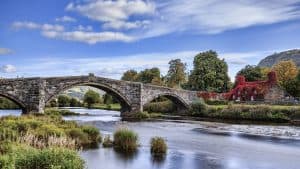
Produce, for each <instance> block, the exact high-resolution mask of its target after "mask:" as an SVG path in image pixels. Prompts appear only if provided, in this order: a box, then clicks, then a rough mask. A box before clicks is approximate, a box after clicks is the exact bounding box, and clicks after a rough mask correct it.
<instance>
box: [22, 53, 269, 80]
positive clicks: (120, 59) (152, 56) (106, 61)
mask: <svg viewBox="0 0 300 169" xmlns="http://www.w3.org/2000/svg"><path fill="white" fill-rule="evenodd" d="M199 52H200V51H178V52H168V53H144V54H135V55H126V56H114V57H109V56H108V57H103V56H102V57H101V56H93V57H78V56H76V57H72V58H61V57H43V58H41V59H35V60H32V61H30V63H31V64H30V66H27V65H20V66H18V72H22V73H23V74H18V75H19V76H66V75H87V74H88V73H95V74H96V75H97V76H102V77H108V78H114V79H120V77H121V76H122V74H123V72H125V71H126V70H129V69H135V70H137V71H140V70H143V69H145V68H152V67H158V68H160V70H161V73H162V74H163V75H165V74H166V73H167V71H168V67H169V65H168V62H169V61H170V60H171V59H177V58H180V59H181V60H182V61H183V62H185V63H187V66H188V70H191V69H192V68H193V59H194V56H195V55H196V54H198V53H199ZM271 53H274V51H258V52H244V53H242V52H241V53H219V57H220V58H224V59H225V60H226V62H227V63H228V65H229V75H230V77H231V79H232V80H234V77H235V75H236V73H237V72H238V71H239V70H240V69H241V68H243V67H244V66H245V65H246V64H251V65H253V64H257V62H258V61H259V60H260V59H262V58H263V57H265V56H267V55H269V54H271ZM235 61H237V62H243V63H245V64H238V65H236V64H234V62H235Z"/></svg>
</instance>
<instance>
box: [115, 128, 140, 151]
mask: <svg viewBox="0 0 300 169" xmlns="http://www.w3.org/2000/svg"><path fill="white" fill-rule="evenodd" d="M114 147H115V148H116V150H119V151H121V152H134V151H136V149H137V147H138V135H137V134H136V133H135V132H133V131H131V130H129V129H127V128H120V129H118V130H117V131H116V132H115V133H114Z"/></svg>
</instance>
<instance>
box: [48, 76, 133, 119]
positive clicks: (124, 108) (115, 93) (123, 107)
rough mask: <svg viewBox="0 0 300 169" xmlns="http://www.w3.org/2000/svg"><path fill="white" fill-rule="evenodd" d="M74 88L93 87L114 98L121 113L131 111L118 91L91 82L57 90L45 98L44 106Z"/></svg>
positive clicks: (74, 84) (127, 101)
mask: <svg viewBox="0 0 300 169" xmlns="http://www.w3.org/2000/svg"><path fill="white" fill-rule="evenodd" d="M76 86H90V87H95V88H97V89H100V90H103V91H105V92H106V93H108V94H110V95H112V96H113V97H115V98H116V99H117V100H118V101H119V103H120V105H121V113H123V112H130V111H131V103H130V101H129V100H128V99H127V98H126V97H125V96H124V95H123V94H121V92H119V91H118V90H116V89H114V88H112V87H110V86H108V85H105V84H102V83H92V82H78V83H73V84H70V85H65V86H63V87H61V88H59V89H57V90H56V91H55V92H54V93H52V94H50V95H49V96H48V97H46V100H45V104H47V103H48V102H49V101H50V100H51V99H53V98H54V97H56V96H58V95H59V94H60V93H61V92H63V91H66V90H68V89H71V88H73V87H76Z"/></svg>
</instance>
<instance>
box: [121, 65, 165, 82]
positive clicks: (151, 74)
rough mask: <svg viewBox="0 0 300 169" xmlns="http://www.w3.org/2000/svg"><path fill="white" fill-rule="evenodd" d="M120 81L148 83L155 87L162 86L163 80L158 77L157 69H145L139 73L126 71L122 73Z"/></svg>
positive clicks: (158, 71)
mask: <svg viewBox="0 0 300 169" xmlns="http://www.w3.org/2000/svg"><path fill="white" fill-rule="evenodd" d="M121 80H126V81H133V82H142V83H150V84H155V85H163V84H164V83H163V79H162V78H161V76H160V70H159V68H157V67H154V68H151V69H145V70H142V71H141V72H139V73H138V72H137V71H135V70H128V71H126V72H124V73H123V76H122V77H121Z"/></svg>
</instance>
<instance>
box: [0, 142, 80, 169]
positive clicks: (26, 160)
mask: <svg viewBox="0 0 300 169" xmlns="http://www.w3.org/2000/svg"><path fill="white" fill-rule="evenodd" d="M1 145H2V144H1ZM7 146H9V144H7ZM10 147H11V148H10V149H9V150H8V151H7V152H6V153H5V154H4V155H0V168H3V169H16V168H20V169H38V168H43V169H58V168H60V169H68V168H72V169H83V168H84V161H83V160H82V159H81V158H80V156H79V155H78V153H77V152H76V151H74V150H70V149H66V148H57V147H53V148H44V149H36V148H33V147H31V146H28V145H21V144H10Z"/></svg>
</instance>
